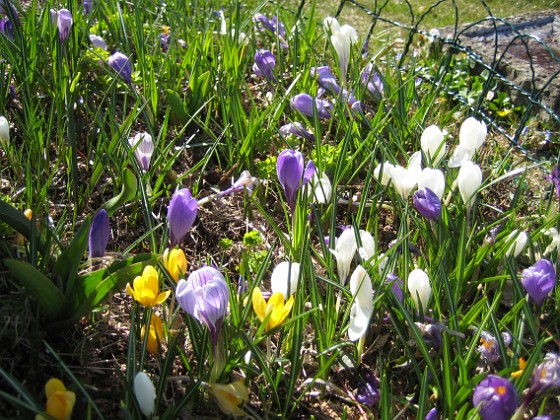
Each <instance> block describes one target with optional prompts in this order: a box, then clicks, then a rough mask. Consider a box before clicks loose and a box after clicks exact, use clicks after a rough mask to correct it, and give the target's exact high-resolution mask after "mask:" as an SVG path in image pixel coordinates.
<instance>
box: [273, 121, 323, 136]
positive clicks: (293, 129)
mask: <svg viewBox="0 0 560 420" xmlns="http://www.w3.org/2000/svg"><path fill="white" fill-rule="evenodd" d="M280 134H282V136H284V137H288V136H289V135H290V134H291V135H294V136H296V137H299V138H303V139H307V140H310V141H315V136H314V135H313V133H310V132H309V131H307V130H306V129H305V127H304V126H303V124H302V123H300V122H297V121H296V122H293V123H288V124H285V125H283V126H282V127H280Z"/></svg>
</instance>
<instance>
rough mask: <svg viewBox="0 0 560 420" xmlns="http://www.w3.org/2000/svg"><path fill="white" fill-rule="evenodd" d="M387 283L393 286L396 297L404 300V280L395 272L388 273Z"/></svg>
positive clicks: (392, 289) (401, 300)
mask: <svg viewBox="0 0 560 420" xmlns="http://www.w3.org/2000/svg"><path fill="white" fill-rule="evenodd" d="M385 283H388V284H389V285H390V286H391V292H393V294H394V295H395V297H396V298H397V299H398V300H400V302H401V303H402V302H403V292H402V289H403V281H402V280H401V279H400V278H398V277H397V276H396V275H395V274H387V277H386V278H385Z"/></svg>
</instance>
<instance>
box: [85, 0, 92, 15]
mask: <svg viewBox="0 0 560 420" xmlns="http://www.w3.org/2000/svg"><path fill="white" fill-rule="evenodd" d="M83 5H84V14H86V15H89V14H90V13H91V8H92V0H84V3H83Z"/></svg>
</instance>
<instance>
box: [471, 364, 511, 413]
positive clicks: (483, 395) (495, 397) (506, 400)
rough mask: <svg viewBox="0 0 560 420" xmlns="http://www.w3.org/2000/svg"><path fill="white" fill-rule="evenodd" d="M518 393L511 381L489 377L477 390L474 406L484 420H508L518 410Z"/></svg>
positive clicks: (474, 395) (475, 391) (474, 394)
mask: <svg viewBox="0 0 560 420" xmlns="http://www.w3.org/2000/svg"><path fill="white" fill-rule="evenodd" d="M517 400H518V396H517V391H516V390H515V387H514V386H513V385H512V383H511V382H510V381H508V380H507V379H503V378H500V377H499V376H496V375H488V376H487V377H486V378H484V379H483V380H482V381H481V382H480V383H479V384H478V385H477V386H476V388H475V390H474V393H473V405H474V406H475V407H476V408H477V410H478V414H479V415H480V417H481V419H482V420H507V419H509V418H510V417H511V416H512V415H513V413H514V412H515V409H516V408H517Z"/></svg>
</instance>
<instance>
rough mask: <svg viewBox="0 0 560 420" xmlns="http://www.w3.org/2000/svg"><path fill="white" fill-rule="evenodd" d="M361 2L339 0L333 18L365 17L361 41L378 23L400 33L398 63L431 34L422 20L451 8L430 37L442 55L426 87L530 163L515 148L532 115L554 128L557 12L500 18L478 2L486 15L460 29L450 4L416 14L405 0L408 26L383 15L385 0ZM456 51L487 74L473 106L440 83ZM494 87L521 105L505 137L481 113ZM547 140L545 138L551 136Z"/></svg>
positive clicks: (558, 113) (558, 78) (557, 117)
mask: <svg viewBox="0 0 560 420" xmlns="http://www.w3.org/2000/svg"><path fill="white" fill-rule="evenodd" d="M365 1H366V0H360V1H358V0H341V2H340V3H339V7H338V10H337V13H336V16H337V17H338V16H339V15H340V14H341V13H342V11H343V9H344V7H346V6H352V7H355V8H357V9H358V10H360V13H364V14H365V15H367V16H368V17H369V19H371V21H370V22H371V23H370V26H369V30H368V33H367V39H369V38H370V37H371V36H372V35H374V34H375V30H376V28H377V26H378V25H379V24H380V23H381V24H383V25H384V27H385V26H389V27H393V28H395V29H398V30H400V32H401V33H404V34H406V35H405V38H406V39H405V42H404V47H403V54H402V59H403V60H404V57H405V56H406V54H407V53H408V52H409V51H410V49H411V48H413V47H414V39H415V38H417V37H418V36H419V35H424V36H432V37H433V36H434V34H433V33H428V32H427V30H426V28H425V24H423V21H424V20H425V19H426V17H428V16H429V15H430V14H431V13H436V9H438V7H452V8H453V11H454V16H455V22H454V24H452V25H450V26H448V27H446V28H440V34H439V35H435V38H436V39H437V40H438V42H440V43H441V44H442V46H443V51H445V54H444V55H443V56H442V62H441V63H440V71H439V72H438V74H437V75H436V76H435V77H432V78H431V80H429V81H430V83H435V84H438V88H440V89H441V90H443V91H445V92H446V93H447V94H449V95H451V96H453V97H455V99H456V100H457V101H460V102H463V103H465V105H467V106H469V107H470V108H471V110H472V112H473V113H474V114H477V115H478V116H479V118H481V119H484V120H485V121H486V123H487V124H489V125H491V126H492V127H494V129H495V130H496V131H499V132H500V133H501V134H502V135H504V136H505V137H506V138H507V139H508V140H509V141H510V142H511V143H512V144H513V145H515V146H517V147H518V148H519V149H520V150H521V151H522V152H523V153H524V154H525V155H526V156H528V157H529V158H531V160H534V159H533V156H532V154H531V153H528V152H527V151H526V150H524V149H523V148H522V147H521V146H520V138H521V136H522V135H523V134H524V129H525V126H526V124H527V122H528V120H529V119H530V118H531V117H532V116H533V117H534V116H537V118H539V120H540V121H541V122H542V123H544V124H545V125H546V126H547V127H549V129H551V130H557V129H558V128H559V127H560V36H559V34H560V13H557V12H554V11H549V12H541V13H530V14H527V15H524V16H520V17H517V18H510V19H504V18H500V17H496V16H494V15H493V14H492V11H491V9H490V7H489V6H488V5H487V3H486V2H485V1H484V0H479V2H478V4H479V5H480V6H481V7H484V8H485V10H486V12H487V16H486V17H485V18H484V19H480V20H478V21H475V22H473V23H470V24H464V25H460V23H459V18H460V11H459V7H458V6H457V3H456V1H455V0H439V1H436V2H435V3H433V4H432V5H431V6H429V7H425V9H424V11H423V12H422V13H418V14H416V15H415V14H414V12H413V5H412V4H411V3H410V2H409V0H405V1H404V6H405V7H406V8H407V9H408V13H409V16H407V20H409V22H410V23H403V22H399V21H396V20H391V19H388V18H387V17H385V16H384V15H386V13H384V8H385V7H386V5H387V4H388V2H389V1H391V0H384V1H378V0H373V1H371V0H369V1H368V2H367V4H366V3H365ZM401 3H402V2H401ZM473 4H474V2H473ZM366 42H367V41H366ZM557 43H558V44H557ZM460 53H463V54H465V55H466V56H468V57H469V59H470V60H472V63H473V68H477V69H478V71H481V70H483V71H486V74H487V77H486V78H485V82H484V84H483V86H482V91H481V92H480V94H479V95H478V98H477V100H476V101H475V103H470V102H467V101H466V100H465V98H464V97H462V96H460V95H458V94H457V92H454V91H453V90H450V89H449V87H448V86H446V85H445V83H444V82H443V81H444V80H445V79H446V75H447V73H448V72H449V71H451V70H452V67H451V65H450V63H451V58H452V57H453V55H456V54H460ZM496 83H498V84H499V85H500V88H502V89H506V90H507V91H508V94H509V96H510V97H511V98H512V100H513V101H514V102H515V103H516V105H522V111H521V112H522V114H521V117H520V120H519V123H518V125H517V129H516V130H515V132H514V133H511V129H510V130H506V129H504V128H503V127H502V126H501V125H500V124H499V123H497V122H496V121H495V119H494V118H492V117H491V116H489V115H488V113H486V112H485V110H484V109H483V104H484V101H485V100H486V98H487V97H488V95H489V94H492V92H490V91H491V90H492V88H493V87H494V86H495V85H496ZM548 137H549V139H550V138H551V137H552V136H548Z"/></svg>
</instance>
